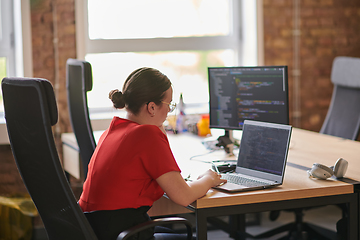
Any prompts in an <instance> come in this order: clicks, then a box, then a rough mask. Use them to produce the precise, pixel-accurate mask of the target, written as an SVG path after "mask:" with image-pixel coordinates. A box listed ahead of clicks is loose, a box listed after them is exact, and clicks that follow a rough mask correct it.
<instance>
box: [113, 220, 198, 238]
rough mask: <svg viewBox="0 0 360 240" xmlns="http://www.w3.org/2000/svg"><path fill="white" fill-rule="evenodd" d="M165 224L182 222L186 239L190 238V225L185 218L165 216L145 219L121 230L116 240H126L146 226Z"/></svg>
mask: <svg viewBox="0 0 360 240" xmlns="http://www.w3.org/2000/svg"><path fill="white" fill-rule="evenodd" d="M167 224H184V225H185V226H186V229H187V239H188V240H191V239H192V225H191V223H190V222H189V221H188V220H187V219H185V218H180V217H167V218H158V219H154V220H151V221H147V222H144V223H141V224H138V225H136V226H134V227H132V228H130V229H128V230H125V231H123V232H121V233H120V234H119V236H118V238H117V240H126V239H128V238H129V237H130V236H132V235H134V234H136V233H138V232H141V231H143V230H145V229H147V228H151V227H155V226H162V225H167Z"/></svg>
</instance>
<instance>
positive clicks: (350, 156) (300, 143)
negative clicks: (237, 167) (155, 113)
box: [169, 128, 360, 208]
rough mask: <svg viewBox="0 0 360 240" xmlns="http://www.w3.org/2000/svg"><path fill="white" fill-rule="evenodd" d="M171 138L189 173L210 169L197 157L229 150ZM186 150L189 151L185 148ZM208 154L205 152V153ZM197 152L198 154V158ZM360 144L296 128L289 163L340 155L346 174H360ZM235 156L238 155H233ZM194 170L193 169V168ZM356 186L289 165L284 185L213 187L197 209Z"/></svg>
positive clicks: (314, 194)
mask: <svg viewBox="0 0 360 240" xmlns="http://www.w3.org/2000/svg"><path fill="white" fill-rule="evenodd" d="M169 141H170V144H171V147H172V150H173V152H174V156H175V158H176V159H177V161H178V163H179V166H180V168H181V169H182V170H183V171H184V172H185V174H184V175H187V174H188V173H187V171H193V169H197V171H199V172H202V171H205V170H206V169H207V168H209V165H208V164H204V163H202V162H200V161H195V160H192V161H189V160H188V159H190V158H191V157H193V159H197V160H202V161H211V160H217V159H223V158H225V157H226V155H225V153H224V152H222V151H220V152H217V153H209V154H206V153H207V152H208V150H206V149H205V148H204V147H203V146H201V145H202V144H201V141H200V139H199V138H197V137H190V136H186V135H169ZM184 149H186V151H184ZM201 154H204V155H201ZM194 155H197V157H194ZM359 156H360V143H359V142H354V141H351V140H344V139H341V138H336V137H331V136H327V135H322V134H319V133H315V132H310V131H306V130H301V129H296V128H294V129H293V133H292V138H291V143H290V150H289V155H288V162H290V163H295V164H298V165H301V166H304V167H308V168H311V166H312V164H313V163H315V162H318V163H323V164H325V165H329V166H331V165H333V164H335V162H336V160H337V159H338V158H339V157H343V158H345V159H347V160H348V161H349V169H348V172H347V174H346V175H345V176H346V177H350V176H351V177H352V178H354V179H355V178H356V177H357V176H360V172H359V163H358V161H357V159H358V158H359ZM233 159H234V158H233ZM189 169H190V170H189ZM353 192H354V190H353V185H351V184H347V183H344V182H341V181H336V180H334V179H328V180H325V181H324V180H315V179H311V178H309V177H308V175H307V172H306V171H305V170H303V169H299V168H296V167H293V166H292V165H290V164H289V165H288V166H287V167H286V171H285V177H284V184H283V185H281V186H279V187H275V188H271V189H265V190H258V191H249V192H242V193H224V192H220V191H217V190H209V192H208V193H207V195H206V196H204V197H203V198H200V199H198V200H197V201H195V202H194V203H193V204H192V206H193V207H194V208H208V207H217V206H227V205H234V204H236V205H239V204H249V203H260V202H271V201H280V200H291V199H300V198H311V197H321V196H330V195H339V194H346V193H353Z"/></svg>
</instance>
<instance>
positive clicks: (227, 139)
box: [216, 130, 234, 156]
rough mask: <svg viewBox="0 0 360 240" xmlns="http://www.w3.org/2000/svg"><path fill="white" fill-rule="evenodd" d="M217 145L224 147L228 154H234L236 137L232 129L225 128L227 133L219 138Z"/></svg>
mask: <svg viewBox="0 0 360 240" xmlns="http://www.w3.org/2000/svg"><path fill="white" fill-rule="evenodd" d="M218 141H219V142H218V143H217V144H216V145H217V146H222V147H224V150H225V152H226V153H227V154H228V156H234V152H233V151H234V137H233V131H232V130H225V135H224V136H220V137H219V138H218Z"/></svg>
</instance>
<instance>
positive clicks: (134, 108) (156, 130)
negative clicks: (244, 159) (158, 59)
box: [79, 68, 225, 239]
mask: <svg viewBox="0 0 360 240" xmlns="http://www.w3.org/2000/svg"><path fill="white" fill-rule="evenodd" d="M172 93H173V90H172V87H171V82H170V80H169V79H168V77H167V76H166V75H164V74H162V73H161V72H160V71H158V70H156V69H153V68H140V69H137V70H135V71H134V72H132V73H131V74H130V75H129V77H128V78H127V79H126V81H125V83H124V86H123V89H122V91H119V90H113V91H111V92H110V94H109V98H110V99H111V101H112V102H113V105H114V107H115V108H118V109H121V108H125V110H126V111H127V116H126V118H125V119H123V118H119V117H114V118H113V120H112V122H111V124H110V126H109V128H108V129H107V130H106V131H105V132H104V133H103V134H102V136H101V138H100V140H99V143H98V145H97V147H96V149H95V152H94V154H93V156H92V158H91V161H90V163H89V172H88V175H87V179H86V181H85V183H84V186H83V193H82V195H81V197H80V200H79V205H80V207H81V209H82V210H83V212H85V215H86V216H87V218H88V220H89V222H90V224H91V225H92V227H93V229H94V231H95V233H96V234H97V236H98V237H99V239H116V237H117V235H118V234H119V233H120V232H121V231H123V230H125V229H128V228H130V227H132V226H134V225H137V224H139V223H142V222H144V221H148V220H149V216H148V215H147V211H148V210H149V209H150V207H151V206H152V204H153V203H154V201H156V200H157V199H159V198H160V197H161V196H162V195H163V194H164V192H165V193H166V194H167V196H168V197H169V198H170V199H171V200H172V201H174V202H175V203H177V204H180V205H183V206H187V205H189V204H190V203H192V202H193V201H195V200H196V199H198V198H200V197H202V196H204V195H205V194H206V192H207V191H208V190H209V189H210V188H211V187H213V186H217V185H219V184H221V183H223V182H225V180H223V179H220V175H218V174H217V173H215V172H213V171H211V170H208V171H207V172H205V173H204V174H203V175H202V176H201V177H200V178H199V179H198V180H197V181H193V182H186V181H185V180H184V179H183V178H182V176H181V174H180V169H179V167H178V165H177V163H176V161H175V159H174V156H173V154H172V152H171V149H170V146H169V142H168V139H167V136H166V132H165V130H164V127H163V122H164V121H165V119H166V117H167V114H168V113H169V112H170V111H172V110H174V108H175V105H174V104H173V103H172ZM152 236H153V231H149V232H142V233H141V234H140V235H139V236H138V239H149V238H151V237H152Z"/></svg>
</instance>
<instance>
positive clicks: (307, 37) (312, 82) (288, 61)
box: [264, 0, 360, 131]
mask: <svg viewBox="0 0 360 240" xmlns="http://www.w3.org/2000/svg"><path fill="white" fill-rule="evenodd" d="M296 1H299V21H300V23H299V27H300V36H299V58H298V61H299V70H300V76H299V89H298V92H299V100H300V115H299V116H298V117H299V119H298V120H299V127H301V128H304V129H308V130H312V131H319V130H320V128H321V126H322V123H323V121H324V119H325V116H326V113H327V110H328V107H329V104H330V100H331V94H332V90H333V85H332V83H331V81H330V74H331V65H332V61H333V60H334V58H335V57H336V56H352V57H360V44H359V42H360V24H359V23H360V1H357V0H349V1H341V0H301V1H300V0H295V1H289V0H264V38H265V39H264V41H265V64H269V65H272V64H280V65H282V64H284V65H288V66H289V90H290V96H289V97H290V111H291V113H290V121H291V123H292V124H294V123H295V122H296V121H295V120H296V117H297V115H296V114H294V107H293V106H294V105H293V104H294V101H295V96H294V75H293V70H294V50H295V49H294V35H293V30H294V26H295V21H294V6H295V4H294V3H295V2H296Z"/></svg>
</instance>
